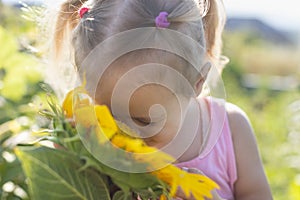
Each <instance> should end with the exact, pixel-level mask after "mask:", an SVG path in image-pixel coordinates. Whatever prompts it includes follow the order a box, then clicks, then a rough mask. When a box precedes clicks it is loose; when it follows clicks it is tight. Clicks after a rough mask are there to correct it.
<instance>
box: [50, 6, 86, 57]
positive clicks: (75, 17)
mask: <svg viewBox="0 0 300 200" xmlns="http://www.w3.org/2000/svg"><path fill="white" fill-rule="evenodd" d="M86 1H87V0H67V1H66V2H64V3H63V4H62V5H61V7H60V10H59V13H58V15H57V18H56V23H55V30H54V38H53V39H54V47H53V51H54V52H53V53H54V57H55V59H58V58H59V57H60V55H61V52H62V49H63V48H64V47H63V46H64V45H65V43H66V42H67V44H66V45H70V43H71V35H70V34H71V32H72V30H73V29H74V28H75V27H76V26H77V25H78V23H79V20H80V17H79V14H78V10H79V9H80V7H81V6H82V5H83V4H84V3H85V2H86Z"/></svg>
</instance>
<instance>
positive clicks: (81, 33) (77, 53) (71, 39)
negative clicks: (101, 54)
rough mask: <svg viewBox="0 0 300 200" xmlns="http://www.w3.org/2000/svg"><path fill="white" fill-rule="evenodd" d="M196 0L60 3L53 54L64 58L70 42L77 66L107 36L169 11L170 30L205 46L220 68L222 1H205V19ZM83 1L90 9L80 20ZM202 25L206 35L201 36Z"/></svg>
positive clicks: (76, 0)
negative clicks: (79, 11)
mask: <svg viewBox="0 0 300 200" xmlns="http://www.w3.org/2000/svg"><path fill="white" fill-rule="evenodd" d="M199 1H201V0H127V1H122V0H94V1H92V0H89V1H86V0H68V1H66V2H64V3H63V4H62V5H61V8H60V11H59V14H58V16H57V20H56V25H55V34H54V40H55V42H54V55H55V57H56V59H57V60H59V59H60V58H61V57H63V56H62V53H63V52H62V49H64V48H65V47H64V45H65V44H66V45H68V43H70V44H72V52H73V54H72V55H73V56H74V57H73V58H72V59H73V61H74V62H75V66H76V68H77V69H78V68H80V65H81V62H82V61H83V60H84V59H85V58H86V57H87V55H88V54H89V53H90V52H91V51H92V50H93V49H94V48H95V47H96V46H97V45H98V44H99V43H101V42H103V41H104V40H105V39H107V38H108V37H109V36H111V35H113V34H117V33H120V32H122V31H126V30H130V29H135V28H140V27H151V26H152V27H153V26H155V24H154V20H155V17H156V16H157V15H158V14H159V12H160V11H166V12H168V13H171V14H170V15H169V17H168V19H169V21H170V22H171V26H170V27H169V29H173V30H176V31H179V32H181V33H183V34H185V35H187V36H189V37H191V38H193V39H194V40H195V41H197V42H199V44H201V45H202V46H204V47H206V49H207V55H208V56H209V57H210V59H211V60H212V61H213V63H214V64H215V65H216V66H217V67H219V68H220V69H221V65H220V62H219V61H220V60H221V47H222V39H221V34H222V31H223V27H224V23H225V14H224V10H223V4H222V0H208V1H209V5H210V7H209V9H208V12H207V14H206V16H205V17H204V18H202V17H201V13H200V10H201V9H200V8H199V5H200V4H199V3H200V2H199ZM202 1H205V0H202ZM88 3H89V4H88ZM84 4H87V6H89V7H90V10H89V12H88V13H86V14H85V15H84V17H83V18H82V19H80V17H79V14H78V10H79V9H80V7H81V6H82V5H84ZM116 15H117V16H116ZM199 16H200V19H201V22H199V23H198V22H197V21H195V19H199ZM203 28H204V32H205V34H204V35H201V33H202V32H201V31H202V29H203ZM66 41H67V42H66ZM67 52H69V51H67ZM190 74H191V73H190Z"/></svg>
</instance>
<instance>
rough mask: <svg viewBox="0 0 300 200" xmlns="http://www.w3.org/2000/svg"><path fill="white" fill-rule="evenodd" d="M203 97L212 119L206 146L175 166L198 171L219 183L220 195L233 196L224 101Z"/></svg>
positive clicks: (233, 172) (233, 166)
mask: <svg viewBox="0 0 300 200" xmlns="http://www.w3.org/2000/svg"><path fill="white" fill-rule="evenodd" d="M206 100H207V103H208V105H209V111H210V118H211V119H210V121H211V122H210V130H209V137H208V141H207V145H206V147H205V148H204V149H203V151H202V152H201V154H200V155H199V156H198V157H196V158H194V159H192V160H190V161H186V162H182V163H178V164H176V165H177V166H178V167H187V168H197V169H199V170H201V171H202V172H203V173H204V174H205V175H206V176H208V177H209V178H211V179H212V180H214V181H215V182H216V183H217V184H218V185H219V186H220V190H218V191H217V192H218V194H219V195H220V196H221V197H222V198H224V199H234V183H235V181H236V180H237V170H236V160H235V154H234V148H233V142H232V137H231V131H230V127H229V123H228V117H227V113H226V110H225V102H224V101H222V100H219V99H214V98H207V99H206Z"/></svg>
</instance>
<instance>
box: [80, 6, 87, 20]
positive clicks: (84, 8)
mask: <svg viewBox="0 0 300 200" xmlns="http://www.w3.org/2000/svg"><path fill="white" fill-rule="evenodd" d="M89 10H90V8H88V7H84V6H83V7H81V8H80V9H79V11H78V14H79V16H80V18H81V19H82V18H83V16H84V15H85V14H86V13H87V12H88V11H89Z"/></svg>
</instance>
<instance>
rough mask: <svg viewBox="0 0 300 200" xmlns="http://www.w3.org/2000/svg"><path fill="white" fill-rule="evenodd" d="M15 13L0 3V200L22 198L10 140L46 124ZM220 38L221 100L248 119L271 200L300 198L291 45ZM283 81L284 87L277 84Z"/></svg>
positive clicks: (29, 33)
mask: <svg viewBox="0 0 300 200" xmlns="http://www.w3.org/2000/svg"><path fill="white" fill-rule="evenodd" d="M21 14H22V13H20V11H16V10H13V9H11V8H7V7H4V6H3V5H1V4H0V42H1V51H0V110H1V115H0V145H1V146H0V199H1V200H6V199H7V200H14V199H29V196H28V190H27V185H26V182H25V179H24V175H23V173H22V170H21V168H20V163H19V162H18V160H17V159H16V157H15V155H14V152H13V150H12V148H11V147H12V146H13V145H14V143H13V142H14V140H12V139H11V138H13V137H15V136H16V135H18V134H22V135H23V136H24V137H23V139H24V138H25V139H26V136H27V135H28V130H35V129H37V128H38V127H44V126H46V125H47V121H45V120H43V119H41V118H40V117H39V116H38V115H37V111H38V110H39V109H41V108H43V107H44V106H45V102H46V101H45V99H46V95H45V92H44V89H43V88H44V87H43V85H44V84H43V76H42V73H41V71H43V69H44V67H45V66H44V64H42V62H41V57H40V56H41V54H40V52H39V51H38V50H37V49H35V48H34V46H38V45H37V43H38V40H37V39H36V38H38V33H39V32H38V30H37V28H36V26H35V25H34V23H33V22H32V21H29V20H25V19H24V18H22V17H20V16H21ZM224 40H225V42H224V43H225V45H224V54H225V55H226V56H228V57H229V58H230V60H231V61H230V63H229V64H228V65H227V67H226V68H225V69H224V71H223V81H224V84H225V88H226V95H227V100H228V101H230V102H233V103H235V104H236V105H238V106H239V107H241V108H242V109H243V110H245V111H246V113H247V114H248V115H249V118H250V120H251V122H252V124H253V127H254V130H255V133H256V137H257V142H258V145H259V148H260V152H261V157H262V160H263V163H264V166H265V169H266V173H267V176H268V180H269V182H270V185H271V188H272V192H273V195H274V199H275V200H286V199H290V200H296V199H300V125H299V121H300V91H299V89H300V87H299V83H300V76H299V74H300V71H299V70H300V64H299V63H300V62H299V56H298V55H300V50H299V47H297V46H293V47H290V46H277V45H274V44H270V43H268V42H266V41H263V40H260V39H259V38H256V37H255V36H253V35H250V36H249V35H248V34H247V33H237V34H230V33H225V35H224ZM248 75H252V76H250V77H254V78H252V79H251V81H253V80H254V83H255V84H251V83H252V82H251V81H250V83H249V79H247V77H249V76H248ZM253 75H254V76H253ZM270 77H271V78H270ZM274 77H275V79H274ZM287 77H289V78H291V80H292V82H288V83H287V84H286V85H287V86H284V84H285V83H284V80H286V79H284V78H287ZM247 80H248V81H247ZM288 80H290V79H288ZM276 84H277V85H279V86H278V87H273V86H274V85H276ZM291 85H292V87H291Z"/></svg>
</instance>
